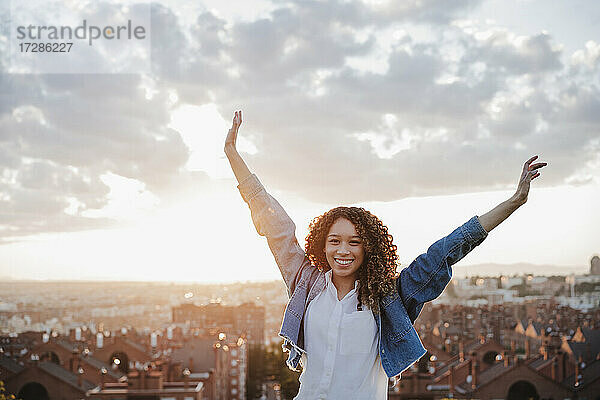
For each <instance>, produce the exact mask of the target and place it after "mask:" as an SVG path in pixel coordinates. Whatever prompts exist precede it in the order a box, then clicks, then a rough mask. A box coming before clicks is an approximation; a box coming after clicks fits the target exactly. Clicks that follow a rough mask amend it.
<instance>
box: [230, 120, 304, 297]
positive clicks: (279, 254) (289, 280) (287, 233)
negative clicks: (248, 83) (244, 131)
mask: <svg viewBox="0 0 600 400" xmlns="http://www.w3.org/2000/svg"><path fill="white" fill-rule="evenodd" d="M241 124H242V112H241V111H236V113H235V116H234V118H233V124H232V126H231V129H230V130H229V133H228V134H227V139H226V140H225V154H226V155H227V158H228V160H229V163H230V164H231V169H232V170H233V173H234V175H235V177H236V179H237V181H238V183H239V185H238V189H239V191H240V194H241V195H242V198H243V199H244V201H245V202H246V203H247V204H248V206H249V207H250V213H251V215H252V222H253V223H254V227H255V228H256V231H257V232H258V234H259V235H261V236H265V237H266V238H267V243H268V244H269V248H270V249H271V253H273V256H274V257H275V261H276V262H277V266H278V267H279V270H280V271H281V276H282V277H283V280H284V282H285V284H286V286H287V289H288V295H291V293H293V290H294V287H295V283H296V278H297V276H298V275H299V274H298V272H299V271H300V270H301V268H302V267H303V266H306V265H308V264H310V263H309V261H308V258H306V256H305V253H304V250H302V248H301V247H300V245H299V244H298V240H297V239H296V225H295V224H294V222H293V221H292V219H291V218H290V217H289V216H288V215H287V213H286V212H285V210H284V209H283V207H281V205H280V204H279V202H278V201H277V200H275V199H274V198H273V197H272V196H271V195H270V194H268V193H267V191H266V190H265V188H264V186H263V185H262V184H261V183H260V181H259V180H258V178H257V177H256V175H254V174H252V173H251V172H250V170H249V169H248V166H247V165H246V163H245V162H244V160H243V159H242V157H241V156H240V154H239V153H238V151H237V148H236V140H237V134H238V130H239V127H240V125H241Z"/></svg>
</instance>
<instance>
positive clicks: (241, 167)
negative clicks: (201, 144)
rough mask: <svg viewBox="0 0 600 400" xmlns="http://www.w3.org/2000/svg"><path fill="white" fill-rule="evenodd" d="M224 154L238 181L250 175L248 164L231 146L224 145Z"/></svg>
mask: <svg viewBox="0 0 600 400" xmlns="http://www.w3.org/2000/svg"><path fill="white" fill-rule="evenodd" d="M225 155H226V156H227V159H228V160H229V164H230V165H231V169H232V170H233V174H234V175H235V178H236V179H237V181H238V183H242V181H243V180H244V179H246V178H247V177H248V176H250V174H251V173H250V170H249V169H248V166H247V165H246V163H245V162H244V160H243V159H242V157H241V156H240V154H239V153H238V152H237V150H236V149H235V147H233V146H225Z"/></svg>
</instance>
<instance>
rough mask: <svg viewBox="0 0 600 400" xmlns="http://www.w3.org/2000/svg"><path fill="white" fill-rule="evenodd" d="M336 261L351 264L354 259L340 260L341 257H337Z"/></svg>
mask: <svg viewBox="0 0 600 400" xmlns="http://www.w3.org/2000/svg"><path fill="white" fill-rule="evenodd" d="M335 261H337V262H338V263H339V264H342V265H348V264H350V263H351V262H352V261H353V260H340V259H339V258H336V259H335Z"/></svg>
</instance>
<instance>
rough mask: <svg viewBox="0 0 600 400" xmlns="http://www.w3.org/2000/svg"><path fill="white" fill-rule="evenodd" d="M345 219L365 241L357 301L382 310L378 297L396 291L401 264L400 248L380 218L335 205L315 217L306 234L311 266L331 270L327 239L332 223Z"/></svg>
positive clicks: (353, 208) (377, 310) (355, 209)
mask: <svg viewBox="0 0 600 400" xmlns="http://www.w3.org/2000/svg"><path fill="white" fill-rule="evenodd" d="M338 218H345V219H347V220H349V221H350V222H352V224H353V225H354V227H355V228H356V231H357V233H358V235H359V236H360V237H361V239H362V242H363V248H364V251H365V257H364V261H363V263H362V265H361V266H360V267H359V269H358V271H357V276H358V281H359V283H360V284H359V289H358V302H359V305H360V304H366V305H367V306H368V307H369V308H370V309H371V310H373V311H375V312H379V300H380V299H382V298H383V297H384V296H385V295H387V294H389V293H391V292H392V291H393V290H394V280H393V278H395V277H397V272H396V267H397V265H398V263H397V261H398V255H397V253H396V250H397V247H396V245H394V243H393V242H392V240H393V238H392V235H390V234H389V233H388V228H387V226H385V225H384V224H383V223H382V222H381V221H380V220H379V218H377V217H376V216H374V215H373V214H371V213H370V212H369V211H367V210H365V209H364V208H362V207H336V208H333V209H331V210H329V211H327V212H326V213H324V214H323V215H320V216H318V217H316V218H314V219H313V220H312V222H311V223H310V225H309V228H308V229H309V232H308V235H307V236H306V246H305V250H306V254H307V256H308V259H309V260H310V263H311V265H313V266H314V267H316V268H319V269H320V270H321V271H328V270H330V269H331V267H330V265H329V263H328V262H327V258H326V256H325V252H324V251H323V250H324V249H325V239H326V237H327V234H328V233H329V229H330V228H331V225H333V224H334V223H335V221H337V220H338Z"/></svg>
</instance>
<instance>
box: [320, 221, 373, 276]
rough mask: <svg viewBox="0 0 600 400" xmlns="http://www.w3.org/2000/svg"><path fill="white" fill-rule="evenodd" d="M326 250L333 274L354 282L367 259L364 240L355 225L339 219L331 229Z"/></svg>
mask: <svg viewBox="0 0 600 400" xmlns="http://www.w3.org/2000/svg"><path fill="white" fill-rule="evenodd" d="M324 250H325V257H326V258H327V263H328V264H329V266H330V267H331V269H332V270H333V274H334V275H335V276H337V277H338V278H342V277H343V278H345V279H348V280H351V281H352V282H354V281H353V280H354V279H356V275H357V271H358V269H359V268H360V266H361V264H362V263H363V260H364V258H365V250H364V247H363V240H362V238H361V237H360V236H359V234H358V232H356V227H355V226H354V224H353V223H352V222H350V221H349V220H347V219H346V218H343V217H340V218H338V219H337V220H336V221H335V222H334V223H333V224H332V225H331V228H329V232H328V234H327V238H326V241H325V249H324Z"/></svg>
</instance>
